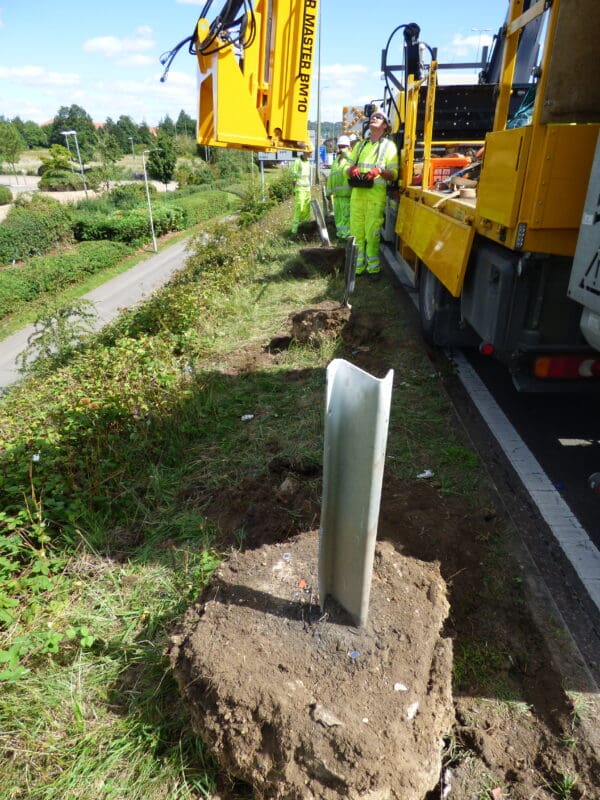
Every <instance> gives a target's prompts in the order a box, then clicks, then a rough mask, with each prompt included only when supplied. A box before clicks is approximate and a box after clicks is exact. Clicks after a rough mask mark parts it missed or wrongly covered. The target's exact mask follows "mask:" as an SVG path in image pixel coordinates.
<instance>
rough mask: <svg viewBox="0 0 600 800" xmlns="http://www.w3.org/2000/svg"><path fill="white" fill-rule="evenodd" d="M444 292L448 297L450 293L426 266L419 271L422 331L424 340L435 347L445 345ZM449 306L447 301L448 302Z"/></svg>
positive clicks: (422, 265)
mask: <svg viewBox="0 0 600 800" xmlns="http://www.w3.org/2000/svg"><path fill="white" fill-rule="evenodd" d="M444 292H445V293H446V295H448V297H449V296H450V295H449V294H448V291H447V290H446V288H445V287H444V286H443V285H442V284H441V283H440V281H439V280H438V279H437V278H436V276H435V275H434V274H433V272H431V271H430V270H429V269H427V267H426V266H425V265H424V264H421V267H420V269H419V315H420V317H421V329H422V331H423V338H424V339H425V341H426V342H428V343H429V344H433V345H444V344H445V342H444V341H440V338H442V339H443V338H444V337H443V336H441V324H440V315H441V313H442V305H443V304H444V300H446V298H444ZM446 304H447V300H446Z"/></svg>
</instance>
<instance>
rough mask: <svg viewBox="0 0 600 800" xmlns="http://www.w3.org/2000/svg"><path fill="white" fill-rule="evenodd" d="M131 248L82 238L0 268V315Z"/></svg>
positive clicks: (79, 277)
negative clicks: (53, 252)
mask: <svg viewBox="0 0 600 800" xmlns="http://www.w3.org/2000/svg"><path fill="white" fill-rule="evenodd" d="M129 252H130V249H129V248H128V247H126V246H125V245H123V244H117V243H116V242H85V243H82V244H80V245H78V247H77V248H76V249H73V250H70V251H68V252H66V253H61V254H59V255H52V256H43V257H38V258H32V259H31V260H30V261H29V262H28V263H27V264H24V265H23V266H19V267H7V268H6V269H3V270H0V318H1V317H5V316H6V315H7V314H9V313H11V312H12V311H14V310H15V306H16V305H18V304H20V303H27V302H30V301H31V300H34V299H35V298H36V297H38V296H39V295H40V294H42V293H44V292H57V291H60V290H62V289H64V288H66V287H67V286H70V285H71V284H73V283H77V282H78V281H80V280H82V279H83V278H84V277H85V276H86V275H91V274H93V273H95V272H99V271H100V270H103V269H107V268H108V267H112V266H114V265H115V264H118V262H119V261H121V260H122V259H123V258H125V257H126V256H127V255H128V253H129Z"/></svg>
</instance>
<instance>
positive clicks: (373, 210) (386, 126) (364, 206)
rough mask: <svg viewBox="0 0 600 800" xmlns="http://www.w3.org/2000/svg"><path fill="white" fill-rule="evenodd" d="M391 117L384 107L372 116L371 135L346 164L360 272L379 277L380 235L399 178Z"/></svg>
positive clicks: (351, 216) (353, 150)
mask: <svg viewBox="0 0 600 800" xmlns="http://www.w3.org/2000/svg"><path fill="white" fill-rule="evenodd" d="M390 130H391V128H390V121H389V119H388V116H387V114H385V112H384V111H374V112H373V113H372V114H371V116H370V118H369V138H368V139H365V140H364V141H362V142H357V143H356V144H355V145H354V147H353V149H352V152H351V153H350V158H349V164H348V166H347V167H345V171H346V174H347V175H348V176H349V179H350V181H349V183H350V185H351V186H352V187H353V188H352V193H351V195H350V235H351V236H353V237H354V239H355V242H356V246H357V248H358V257H357V261H356V274H357V275H361V274H363V273H364V272H366V273H367V276H369V277H372V278H375V279H376V278H379V276H380V274H381V263H380V259H379V238H380V235H381V227H382V225H383V218H384V215H385V202H386V194H387V183H388V182H395V181H397V180H398V151H397V149H396V145H395V144H394V142H393V141H392V140H391V139H388V138H387V134H388V133H389V132H390Z"/></svg>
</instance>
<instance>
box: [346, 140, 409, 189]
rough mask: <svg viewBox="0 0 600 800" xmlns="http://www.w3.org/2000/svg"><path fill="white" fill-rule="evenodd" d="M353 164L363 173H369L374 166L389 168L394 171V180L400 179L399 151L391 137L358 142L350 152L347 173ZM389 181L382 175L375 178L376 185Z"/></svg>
mask: <svg viewBox="0 0 600 800" xmlns="http://www.w3.org/2000/svg"><path fill="white" fill-rule="evenodd" d="M352 166H357V167H358V168H359V169H360V171H361V172H362V173H367V172H368V171H369V170H371V169H373V168H374V167H379V168H380V169H389V170H391V171H392V172H393V173H394V177H393V179H392V180H394V181H396V180H397V179H398V151H397V150H396V145H395V144H394V143H393V142H392V140H391V139H386V138H385V137H384V136H382V137H381V139H379V140H378V141H377V142H371V141H369V140H368V139H367V140H366V141H364V142H357V143H356V144H355V145H354V149H353V150H352V152H351V153H350V161H349V164H348V166H347V167H346V175H347V174H348V170H349V169H350V167H352ZM386 183H387V181H386V180H385V179H384V178H382V177H381V175H380V176H379V177H378V178H375V185H378V184H380V185H383V186H385V184H386Z"/></svg>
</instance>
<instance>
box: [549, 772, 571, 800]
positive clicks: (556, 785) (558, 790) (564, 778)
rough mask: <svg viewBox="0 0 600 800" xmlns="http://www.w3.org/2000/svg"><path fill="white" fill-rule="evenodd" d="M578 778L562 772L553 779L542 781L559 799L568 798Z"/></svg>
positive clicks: (564, 799)
mask: <svg viewBox="0 0 600 800" xmlns="http://www.w3.org/2000/svg"><path fill="white" fill-rule="evenodd" d="M578 780H579V779H578V776H577V775H572V774H571V773H569V772H564V773H563V774H562V775H559V776H558V777H557V778H555V779H554V780H552V781H547V782H544V786H545V787H546V788H547V789H548V791H550V792H551V793H552V794H553V795H554V797H557V798H558V799H559V800H570V798H571V797H572V795H573V790H574V789H575V786H576V784H577V781H578Z"/></svg>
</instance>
